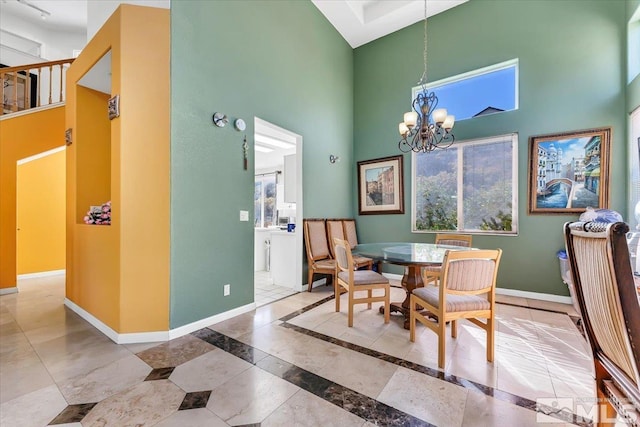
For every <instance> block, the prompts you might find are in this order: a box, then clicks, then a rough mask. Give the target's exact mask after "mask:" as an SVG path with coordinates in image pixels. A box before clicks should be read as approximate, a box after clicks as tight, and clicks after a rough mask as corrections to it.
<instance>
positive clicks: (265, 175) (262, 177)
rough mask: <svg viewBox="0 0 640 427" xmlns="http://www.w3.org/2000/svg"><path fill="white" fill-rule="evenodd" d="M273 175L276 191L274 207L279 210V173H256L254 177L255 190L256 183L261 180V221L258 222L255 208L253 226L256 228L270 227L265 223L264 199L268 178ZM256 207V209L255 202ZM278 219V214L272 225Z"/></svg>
mask: <svg viewBox="0 0 640 427" xmlns="http://www.w3.org/2000/svg"><path fill="white" fill-rule="evenodd" d="M271 175H273V180H274V182H273V183H274V187H275V188H274V192H275V197H274V198H275V202H274V207H273V210H274V211H277V200H278V178H277V174H276V172H271V173H263V174H259V175H256V176H255V177H254V181H253V182H254V190H255V184H256V183H257V182H258V181H260V198H259V200H260V223H259V224H256V213H255V210H254V213H253V222H254V224H253V226H254V228H268V226H266V225H265V203H264V199H265V190H266V182H265V181H266V178H270V177H271ZM254 209H255V203H254ZM276 220H277V216H276V215H274V220H273V224H272V225H277V224H276V223H275V222H276Z"/></svg>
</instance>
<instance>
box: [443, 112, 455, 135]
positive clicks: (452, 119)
mask: <svg viewBox="0 0 640 427" xmlns="http://www.w3.org/2000/svg"><path fill="white" fill-rule="evenodd" d="M445 113H446V112H445ZM455 121H456V118H455V116H447V118H446V119H445V120H444V122H443V123H442V127H443V128H444V130H446V131H447V132H449V131H450V130H451V129H452V128H453V124H454V123H455Z"/></svg>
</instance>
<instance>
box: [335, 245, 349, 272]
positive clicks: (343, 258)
mask: <svg viewBox="0 0 640 427" xmlns="http://www.w3.org/2000/svg"><path fill="white" fill-rule="evenodd" d="M333 242H334V244H335V245H334V248H335V254H336V262H337V265H338V269H339V270H340V271H350V270H353V267H351V266H350V265H349V258H350V256H349V255H350V253H351V251H350V250H349V248H348V247H347V246H348V243H347V242H346V241H344V240H342V239H335V240H333Z"/></svg>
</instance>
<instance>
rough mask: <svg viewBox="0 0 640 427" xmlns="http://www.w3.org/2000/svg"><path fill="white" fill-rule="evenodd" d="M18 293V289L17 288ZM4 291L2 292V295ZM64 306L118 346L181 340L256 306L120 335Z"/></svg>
mask: <svg viewBox="0 0 640 427" xmlns="http://www.w3.org/2000/svg"><path fill="white" fill-rule="evenodd" d="M15 289H16V291H15V292H17V288H15ZM1 292H2V290H0V294H1ZM64 305H66V306H67V307H68V308H69V309H70V310H71V311H73V312H75V313H76V314H77V315H78V316H80V317H82V318H83V319H84V320H86V321H87V322H89V323H90V324H91V325H93V326H94V327H95V328H96V329H98V330H99V331H100V332H102V333H103V334H105V335H106V336H107V337H108V338H109V339H111V341H113V342H115V343H116V344H138V343H148V342H159V341H169V340H172V339H175V338H179V337H181V336H183V335H187V334H190V333H191V332H195V331H197V330H199V329H202V328H205V327H207V326H211V325H213V324H215V323H219V322H222V321H224V320H227V319H231V318H232V317H235V316H238V315H240V314H244V313H247V312H249V311H252V310H255V308H256V304H255V303H251V304H247V305H243V306H241V307H237V308H234V309H232V310H229V311H225V312H224V313H220V314H216V315H214V316H211V317H207V318H205V319H201V320H198V321H196V322H192V323H189V324H187V325H184V326H180V327H178V328H175V329H171V330H168V331H156V332H134V333H127V334H119V333H118V332H116V331H114V330H113V329H111V328H110V327H109V326H107V325H106V324H104V323H103V322H102V321H101V320H99V319H98V318H97V317H95V316H94V315H92V314H91V313H89V312H88V311H86V310H85V309H83V308H82V307H80V306H79V305H77V304H76V303H74V302H73V301H71V300H70V299H68V298H65V299H64Z"/></svg>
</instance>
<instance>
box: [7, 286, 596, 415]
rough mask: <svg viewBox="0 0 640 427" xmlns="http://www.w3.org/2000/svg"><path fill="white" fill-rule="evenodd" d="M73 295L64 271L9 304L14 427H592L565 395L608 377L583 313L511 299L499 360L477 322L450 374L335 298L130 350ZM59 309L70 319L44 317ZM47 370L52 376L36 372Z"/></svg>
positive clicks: (418, 347) (394, 329) (584, 392)
mask: <svg viewBox="0 0 640 427" xmlns="http://www.w3.org/2000/svg"><path fill="white" fill-rule="evenodd" d="M394 292H396V294H395V296H396V298H397V297H398V296H401V295H402V290H401V289H398V288H397V287H396V289H395V290H394ZM52 296H54V298H52ZM56 298H57V299H56ZM63 298H64V280H63V277H62V280H60V279H58V280H55V279H39V280H31V281H26V283H25V284H24V285H23V288H20V293H19V294H13V295H8V296H3V297H2V298H0V303H1V304H0V315H1V317H0V333H1V334H2V340H0V356H1V357H0V368H2V378H3V379H4V378H9V377H6V375H7V374H8V373H11V375H15V376H16V378H23V381H22V383H20V385H19V388H18V387H16V385H17V384H18V383H15V382H12V383H7V382H6V381H1V382H0V425H2V426H5V425H7V426H32V425H33V426H41V425H45V424H46V425H62V424H68V425H80V423H81V424H82V425H83V426H125V425H132V426H133V425H139V426H151V425H157V426H158V427H170V426H178V425H179V426H200V425H203V426H204V425H207V426H214V427H215V426H219V427H224V426H238V427H242V426H260V427H270V426H276V427H278V426H282V425H292V426H296V425H300V426H330V425H335V426H339V427H342V426H352V425H353V426H358V427H373V426H433V425H436V426H459V427H467V426H474V427H475V426H483V425H484V426H494V425H519V426H520V425H522V426H534V425H538V423H539V422H540V421H539V420H540V419H543V422H544V424H541V425H545V426H554V425H578V426H589V425H592V423H591V420H589V419H584V418H581V417H580V416H578V415H576V413H574V412H572V411H571V410H570V409H571V408H568V410H567V409H563V410H562V411H558V410H557V408H556V404H557V401H559V400H560V399H561V398H562V397H563V396H569V397H570V396H574V397H576V398H578V399H579V398H581V397H587V398H589V397H591V396H590V395H589V393H590V392H591V390H590V387H591V386H592V380H593V378H592V371H591V369H592V365H591V361H590V355H589V352H588V346H587V345H586V343H585V342H584V339H583V337H582V336H581V335H580V332H579V327H580V325H579V323H578V322H576V320H577V319H578V317H576V316H575V312H572V311H571V309H570V307H569V308H567V307H566V306H565V305H562V304H554V303H543V302H539V301H535V300H526V299H524V298H512V297H504V300H503V301H502V302H503V303H502V304H500V307H499V309H498V314H497V316H496V321H497V327H496V337H497V343H496V361H495V362H494V363H492V364H488V363H486V361H485V360H484V357H485V355H484V339H485V338H484V335H483V334H482V333H481V334H478V333H477V332H476V331H477V328H475V329H474V328H469V327H468V325H465V324H464V323H462V324H461V325H459V329H458V338H457V339H456V340H454V339H448V344H447V362H448V363H447V365H446V366H445V368H446V369H445V370H440V369H438V368H437V365H434V363H435V361H434V359H433V357H434V356H433V354H434V353H433V347H434V344H433V343H434V342H436V343H437V340H435V341H434V337H433V336H432V334H431V333H430V331H427V332H424V329H422V330H421V331H420V332H421V334H418V339H417V340H416V343H409V342H408V337H407V334H408V331H405V330H403V329H402V326H401V325H402V321H401V318H399V317H397V316H396V317H394V318H392V322H391V323H390V324H383V323H382V322H381V318H380V316H379V315H378V314H377V312H378V310H377V308H378V306H375V305H374V307H373V309H372V310H366V309H362V310H356V315H355V321H354V327H353V328H348V327H347V326H346V308H343V310H342V312H339V313H336V312H335V310H334V309H333V308H334V307H333V306H334V302H333V295H332V291H331V289H314V292H312V293H307V292H302V293H298V294H295V295H292V296H290V297H288V298H285V299H281V300H278V301H276V302H273V303H271V304H268V305H265V306H263V307H260V308H259V309H257V310H255V311H254V312H251V313H246V314H244V315H240V316H237V317H235V318H232V319H229V320H227V321H224V322H220V323H218V324H214V325H211V326H209V327H206V328H203V329H200V330H198V331H195V332H193V333H191V334H188V335H185V336H182V337H180V338H177V339H174V340H171V341H169V342H163V343H151V344H131V345H117V344H113V343H111V342H109V341H108V340H106V341H105V339H104V336H102V335H101V334H100V333H95V330H94V329H93V327H92V326H90V325H88V324H87V323H86V322H84V320H82V319H80V318H79V317H77V316H76V315H75V313H72V312H70V311H69V310H68V309H66V308H65V307H64V306H62V299H63ZM342 298H345V296H344V295H343V296H342ZM343 307H346V304H345V306H343ZM363 307H364V306H363ZM29 309H31V310H32V312H30V311H29ZM47 309H48V310H49V313H50V314H49V315H50V316H53V314H51V313H55V312H58V313H60V314H62V316H59V315H57V316H56V317H52V318H51V320H50V321H46V320H45V321H43V317H42V315H40V314H39V313H41V312H43V311H44V312H46V310H47ZM567 314H569V315H567ZM58 318H60V319H64V320H62V323H56V322H57V320H55V319H58ZM48 323H53V325H48ZM52 326H55V327H52ZM43 327H46V328H47V329H46V330H45V329H43ZM74 336H77V337H78V338H79V339H80V341H73V340H74V338H72V337H74ZM60 337H68V338H64V339H63V340H60ZM31 339H33V340H34V341H31ZM85 348H86V349H87V350H86V351H85V350H83V349H85ZM69 349H71V350H69ZM41 351H43V352H41ZM98 351H99V352H100V353H97V352H98ZM109 351H111V352H112V353H111V354H109V353H108V352H109ZM14 354H20V356H19V357H17V356H14ZM97 354H99V357H100V359H99V360H96V355H97ZM40 360H42V362H40ZM38 363H39V364H40V365H38ZM67 364H74V366H73V371H69V370H68V368H66V365H67ZM48 369H53V371H52V373H50V375H51V377H52V378H53V381H54V382H53V383H52V382H51V381H52V380H48V381H45V382H43V381H40V380H37V378H36V377H34V380H31V379H30V378H31V377H30V375H31V374H30V373H31V372H41V371H42V370H44V371H45V372H46V370H48ZM62 369H67V371H64V370H62ZM65 372H68V373H65ZM70 373H72V374H70ZM492 373H493V374H492ZM491 374H492V375H491ZM5 396H8V397H5ZM539 397H541V398H544V399H539ZM65 399H66V402H67V404H66V407H65V405H64V404H63V402H64V401H65ZM91 399H93V400H91ZM96 399H97V400H98V401H97V402H96V401H95V400H96ZM554 399H555V400H554ZM33 401H38V402H39V404H38V405H37V407H34V408H33V410H31V407H32V406H33V404H32V402H33ZM544 414H549V415H550V417H551V418H539V415H544ZM550 421H551V422H550Z"/></svg>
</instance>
